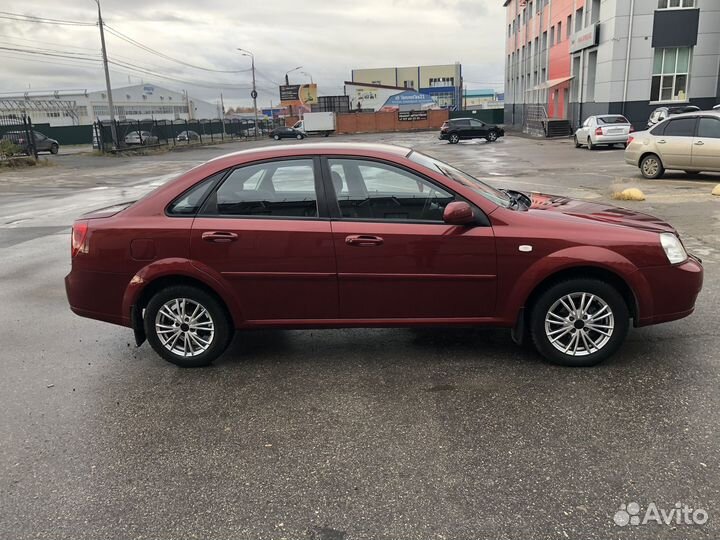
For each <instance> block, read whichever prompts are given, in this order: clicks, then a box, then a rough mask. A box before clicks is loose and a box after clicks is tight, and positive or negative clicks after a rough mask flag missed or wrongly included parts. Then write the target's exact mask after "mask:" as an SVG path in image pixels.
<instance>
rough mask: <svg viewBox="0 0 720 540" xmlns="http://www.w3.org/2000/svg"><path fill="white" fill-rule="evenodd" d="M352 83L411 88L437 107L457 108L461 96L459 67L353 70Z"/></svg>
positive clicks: (456, 65)
mask: <svg viewBox="0 0 720 540" xmlns="http://www.w3.org/2000/svg"><path fill="white" fill-rule="evenodd" d="M352 82H354V83H369V84H376V85H383V86H395V87H403V88H412V89H414V90H416V91H418V92H421V93H423V94H427V95H429V96H431V97H432V98H433V99H434V100H435V101H436V103H437V104H438V105H440V106H441V107H446V108H450V109H454V108H456V107H458V108H459V105H460V98H461V96H462V66H461V65H460V63H458V62H456V63H454V64H443V65H435V66H408V67H386V68H369V69H353V70H352Z"/></svg>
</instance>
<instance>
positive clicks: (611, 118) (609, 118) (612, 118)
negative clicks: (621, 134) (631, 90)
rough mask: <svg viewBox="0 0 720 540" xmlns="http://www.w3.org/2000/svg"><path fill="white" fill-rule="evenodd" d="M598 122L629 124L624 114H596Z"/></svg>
mask: <svg viewBox="0 0 720 540" xmlns="http://www.w3.org/2000/svg"><path fill="white" fill-rule="evenodd" d="M597 121H598V124H629V123H630V122H628V119H627V118H625V117H624V116H598V117H597Z"/></svg>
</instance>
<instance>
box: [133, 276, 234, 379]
mask: <svg viewBox="0 0 720 540" xmlns="http://www.w3.org/2000/svg"><path fill="white" fill-rule="evenodd" d="M144 326H145V334H146V335H147V338H148V342H149V343H150V345H151V346H152V348H153V349H154V350H155V352H156V353H158V354H159V355H160V356H162V357H163V358H164V359H165V360H167V361H168V362H172V363H173V364H176V365H178V366H180V367H202V366H207V365H210V364H211V363H212V361H213V360H215V359H216V358H217V357H218V356H220V355H221V354H222V353H223V352H224V351H225V349H226V348H227V346H228V344H229V343H230V339H231V337H232V325H231V323H230V320H229V317H228V315H227V314H226V312H225V309H224V308H223V306H222V305H221V304H220V302H219V301H218V300H217V299H216V298H215V297H214V296H213V295H211V294H209V293H207V292H205V291H203V290H202V289H198V288H196V287H191V286H187V285H175V286H171V287H168V288H167V289H163V290H161V291H160V292H158V293H157V294H156V295H155V296H153V297H152V298H151V299H150V302H148V305H147V308H146V309H145V319H144Z"/></svg>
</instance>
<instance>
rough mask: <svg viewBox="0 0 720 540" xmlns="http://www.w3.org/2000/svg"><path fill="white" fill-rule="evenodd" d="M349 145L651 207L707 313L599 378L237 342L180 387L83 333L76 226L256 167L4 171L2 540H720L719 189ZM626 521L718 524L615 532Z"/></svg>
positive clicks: (488, 347) (123, 337) (416, 340)
mask: <svg viewBox="0 0 720 540" xmlns="http://www.w3.org/2000/svg"><path fill="white" fill-rule="evenodd" d="M338 139H339V138H338ZM349 139H351V140H377V139H382V140H386V141H389V142H397V143H403V144H408V145H411V146H414V147H416V148H419V149H422V150H424V151H427V152H428V153H433V154H434V155H437V156H439V157H444V158H445V159H447V160H448V161H450V162H452V163H454V164H457V165H460V166H461V167H463V168H465V169H467V170H468V171H469V172H473V173H475V174H478V175H481V176H483V177H485V178H489V179H490V181H494V182H495V183H497V184H499V185H509V186H513V187H520V188H523V189H529V188H530V187H532V186H533V185H536V186H537V188H536V189H539V190H543V191H550V192H553V193H566V194H569V195H572V196H583V197H587V198H596V199H606V198H607V196H608V194H609V192H610V191H612V190H613V189H614V188H613V187H612V186H615V185H633V186H639V187H641V188H642V189H644V191H645V192H646V195H647V196H648V199H647V201H645V202H643V203H623V204H625V205H632V204H636V205H638V206H637V207H638V208H640V209H643V210H645V211H650V212H652V213H655V214H657V215H660V216H661V217H664V218H666V219H669V220H670V221H671V222H673V223H674V224H675V225H677V226H678V228H679V230H680V232H681V233H682V234H683V236H684V237H685V238H686V239H687V240H686V243H687V244H688V246H689V247H690V249H691V250H693V251H695V252H696V253H699V254H700V255H701V257H703V259H704V260H705V270H706V276H705V288H704V290H703V292H702V294H701V296H700V298H699V301H698V306H697V310H696V312H695V314H693V315H692V316H691V317H689V318H687V319H684V320H682V321H677V322H673V323H668V324H664V325H659V326H655V327H648V328H642V329H635V330H633V331H631V333H630V335H629V338H628V341H627V343H626V344H625V346H624V347H623V348H622V349H621V350H620V352H619V353H618V354H616V355H615V356H614V357H613V358H612V359H610V360H609V361H607V362H606V363H604V364H602V365H600V366H597V367H594V368H589V369H568V368H562V367H557V366H553V365H550V364H548V363H546V362H544V361H543V360H542V359H540V358H539V357H538V356H537V354H536V353H534V352H533V351H532V350H531V349H529V348H523V347H517V346H515V345H514V344H513V343H512V342H511V340H510V337H509V332H507V331H505V330H486V329H413V330H410V329H399V330H398V329H375V330H364V329H352V330H323V331H315V330H313V331H253V332H244V333H239V334H238V335H237V336H236V338H235V340H234V342H233V344H232V346H231V348H230V349H229V351H228V353H227V354H226V355H225V356H224V357H222V358H221V359H220V360H219V361H217V362H216V363H215V365H213V366H212V367H210V368H207V369H198V370H182V369H179V368H176V367H175V366H173V365H171V364H168V363H166V362H164V361H163V360H161V359H160V358H159V357H157V356H156V355H155V354H154V353H153V352H152V350H151V349H150V348H149V347H148V345H147V344H145V345H143V346H142V347H141V348H136V347H135V345H134V342H133V339H132V332H130V331H129V330H127V329H124V328H120V327H115V326H111V325H108V324H104V323H100V322H96V321H92V320H88V319H82V318H79V317H77V316H75V315H73V314H72V313H71V312H70V311H69V309H68V308H67V301H66V299H65V293H64V289H63V282H62V279H63V277H64V275H65V274H66V273H67V272H68V270H69V234H68V226H69V225H70V224H71V222H72V219H73V217H74V216H76V215H78V214H80V213H82V212H83V211H85V210H89V209H92V208H94V207H99V206H103V205H108V204H113V203H114V202H117V201H118V200H122V199H127V198H136V197H137V196H139V195H141V194H142V193H144V192H146V191H147V190H148V189H150V188H151V187H152V186H155V185H159V184H161V183H162V182H164V181H167V179H168V178H170V177H172V176H173V175H174V174H176V173H177V172H180V171H182V170H185V169H187V168H189V167H191V166H192V165H193V164H195V163H197V162H199V161H202V160H205V159H208V158H210V157H214V156H215V155H219V154H221V153H224V152H226V151H229V150H231V149H235V148H241V147H243V146H242V145H241V144H237V145H228V146H217V147H213V148H205V149H197V150H194V151H186V152H178V153H170V154H160V155H156V156H143V157H136V158H101V157H96V156H90V155H67V156H62V155H60V156H57V157H56V158H51V160H52V161H51V164H50V165H49V166H47V167H41V168H38V169H33V170H25V171H22V172H19V173H18V172H10V173H7V172H3V173H0V320H2V321H3V322H4V324H3V325H1V326H0V366H1V367H0V410H1V411H2V417H1V418H2V420H1V421H0V538H2V539H30V538H47V539H78V540H79V539H100V538H122V539H125V538H132V539H185V538H202V539H215V538H217V539H246V538H247V539H283V538H286V539H301V538H302V539H304V538H309V539H318V540H320V539H322V540H340V539H343V540H354V539H432V538H437V539H472V538H498V539H506V538H507V539H515V538H521V539H536V538H537V539H545V538H547V539H555V538H578V539H607V538H653V539H655V538H717V537H720V470H719V469H718V467H720V459H719V458H720V452H719V450H718V449H719V448H720V435H719V434H718V427H720V426H719V424H720V422H719V415H718V410H719V406H720V396H719V395H718V388H719V387H720V384H719V383H720V353H719V352H718V343H719V341H718V338H717V332H718V322H719V320H718V313H717V307H716V306H717V305H718V302H719V300H720V287H719V286H718V284H719V283H720V279H719V278H720V256H719V255H718V253H717V251H716V249H717V246H718V238H720V236H719V234H720V226H719V220H718V218H719V217H720V213H719V210H718V209H719V207H718V204H720V201H718V200H717V198H716V199H714V200H713V199H712V197H710V196H709V191H710V190H711V189H712V187H713V186H714V185H715V184H717V183H720V176H712V175H702V176H700V177H697V178H687V177H685V176H684V175H672V176H670V178H668V179H667V180H663V181H656V182H654V183H648V182H646V181H644V180H642V179H640V178H638V177H637V174H636V172H635V171H634V170H633V169H632V168H631V167H629V166H625V165H624V163H623V162H622V152H621V151H619V150H618V151H599V152H593V153H589V152H587V151H576V150H575V149H574V148H572V147H571V145H570V144H568V143H567V141H552V142H548V141H530V140H527V139H522V138H517V137H507V138H506V139H505V140H504V141H502V142H500V143H498V144H496V145H495V146H489V145H485V144H484V143H477V144H476V143H468V144H461V145H458V146H457V147H448V146H447V145H444V144H440V143H438V142H436V141H435V140H434V139H433V137H432V134H412V135H397V134H394V135H387V136H375V137H369V136H364V137H354V138H349ZM288 144H293V143H288ZM251 145H252V143H250V144H246V146H251ZM545 188H547V189H545ZM630 502H637V503H639V505H640V507H641V512H640V514H639V515H640V517H642V516H643V515H644V514H645V510H646V509H647V507H648V506H649V505H650V504H651V503H655V505H656V506H657V507H658V508H659V509H663V510H666V511H670V510H671V509H673V508H674V505H675V503H678V502H679V503H681V504H687V505H688V506H690V507H691V508H693V509H703V510H705V511H706V512H707V514H708V516H709V519H708V521H707V522H706V523H705V524H703V525H696V524H694V525H687V524H678V523H675V522H673V523H672V524H670V525H665V524H658V523H655V522H651V523H646V524H644V525H643V524H641V525H636V526H635V525H627V526H624V527H620V526H618V525H616V524H615V523H614V521H613V517H614V516H615V513H616V512H618V511H619V510H621V505H622V504H626V505H627V504H628V503H630Z"/></svg>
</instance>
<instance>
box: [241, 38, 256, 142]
mask: <svg viewBox="0 0 720 540" xmlns="http://www.w3.org/2000/svg"><path fill="white" fill-rule="evenodd" d="M238 51H240V52H241V53H242V55H243V56H249V57H250V66H251V69H252V92H250V97H252V100H253V109H254V110H255V139H257V138H258V113H257V95H258V94H257V88H256V87H255V55H254V54H253V53H251V52H250V51H247V50H245V49H240V48H238Z"/></svg>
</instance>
